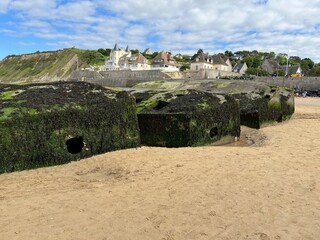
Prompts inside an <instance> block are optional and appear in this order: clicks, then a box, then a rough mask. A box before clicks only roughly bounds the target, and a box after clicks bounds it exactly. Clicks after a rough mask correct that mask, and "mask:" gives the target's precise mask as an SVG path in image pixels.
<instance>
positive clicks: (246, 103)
mask: <svg viewBox="0 0 320 240" xmlns="http://www.w3.org/2000/svg"><path fill="white" fill-rule="evenodd" d="M134 88H135V89H149V90H152V91H155V92H156V91H165V90H167V89H173V90H186V89H195V90H198V91H205V92H210V93H215V94H227V95H230V96H233V97H235V98H236V99H238V100H239V103H240V117H241V124H242V125H246V126H248V127H253V128H260V127H262V126H263V125H264V124H267V123H270V122H275V121H278V122H279V121H283V120H285V119H288V118H290V116H291V115H292V114H293V113H294V94H293V90H292V89H289V88H286V87H278V86H272V85H269V84H266V83H261V82H255V81H240V80H236V81H229V80H198V81H196V80H193V81H156V82H146V83H140V84H137V85H136V86H134ZM137 96H138V95H137ZM138 97H139V96H138Z"/></svg>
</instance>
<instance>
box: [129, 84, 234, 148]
mask: <svg viewBox="0 0 320 240" xmlns="http://www.w3.org/2000/svg"><path fill="white" fill-rule="evenodd" d="M132 94H133V95H134V96H136V99H137V102H138V103H137V112H138V121H139V128H140V135H141V143H142V144H145V145H148V146H162V147H185V146H198V145H205V144H210V143H215V142H218V141H224V143H226V142H231V141H234V139H235V137H239V135H240V115H239V106H238V102H237V101H236V100H235V99H234V98H232V97H230V96H224V95H219V94H212V93H209V92H202V91H196V90H177V91H163V92H161V91H158V92H156V91H152V90H151V91H148V90H147V91H133V92H132Z"/></svg>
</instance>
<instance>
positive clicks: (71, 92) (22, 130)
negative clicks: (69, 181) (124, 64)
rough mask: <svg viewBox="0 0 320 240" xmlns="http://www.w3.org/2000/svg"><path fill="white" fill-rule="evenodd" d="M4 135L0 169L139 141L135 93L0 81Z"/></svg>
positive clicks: (85, 154)
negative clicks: (14, 83) (13, 83)
mask: <svg viewBox="0 0 320 240" xmlns="http://www.w3.org/2000/svg"><path fill="white" fill-rule="evenodd" d="M0 135H1V136H0V173H3V172H10V171H17V170H23V169H30V168H36V167H41V166H50V165H56V164H62V163H67V162H70V161H73V160H78V159H81V158H86V157H89V156H92V155H94V154H99V153H104V152H108V151H113V150H117V149H123V148H130V147H136V146H138V145H139V144H140V137H139V129H138V121H137V115H136V108H135V99H134V97H133V96H131V95H130V94H128V93H127V92H125V91H116V90H113V89H105V88H103V87H101V86H97V85H93V84H90V83H82V82H76V83H71V82H57V83H51V84H32V85H20V86H19V85H0ZM72 153H73V154H72Z"/></svg>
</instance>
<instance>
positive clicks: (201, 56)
mask: <svg viewBox="0 0 320 240" xmlns="http://www.w3.org/2000/svg"><path fill="white" fill-rule="evenodd" d="M227 60H228V57H227V58H226V60H224V59H223V58H222V57H221V55H218V54H217V55H212V56H210V55H209V54H208V53H204V52H200V53H198V54H197V56H196V57H195V58H194V59H193V60H192V62H193V63H195V62H206V63H211V64H213V65H217V64H219V65H224V66H228V64H227V63H226V61H227Z"/></svg>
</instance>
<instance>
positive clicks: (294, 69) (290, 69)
mask: <svg viewBox="0 0 320 240" xmlns="http://www.w3.org/2000/svg"><path fill="white" fill-rule="evenodd" d="M280 68H282V69H283V70H284V71H287V65H282V66H280ZM299 68H300V66H288V74H289V75H291V74H296V73H297V72H298V70H299Z"/></svg>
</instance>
